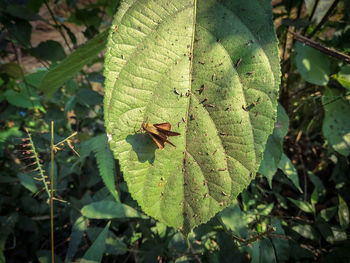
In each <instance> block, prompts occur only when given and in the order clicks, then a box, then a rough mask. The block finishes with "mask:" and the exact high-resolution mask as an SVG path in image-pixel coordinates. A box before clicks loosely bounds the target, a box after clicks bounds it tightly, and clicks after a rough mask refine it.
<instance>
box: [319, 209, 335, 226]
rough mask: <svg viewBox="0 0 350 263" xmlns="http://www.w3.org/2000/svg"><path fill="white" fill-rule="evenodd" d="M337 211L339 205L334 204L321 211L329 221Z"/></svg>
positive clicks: (322, 215) (321, 214) (323, 216)
mask: <svg viewBox="0 0 350 263" xmlns="http://www.w3.org/2000/svg"><path fill="white" fill-rule="evenodd" d="M336 213H337V207H336V206H332V207H328V208H326V209H323V210H321V211H320V216H321V217H322V218H323V219H324V220H325V221H326V222H329V221H330V220H331V219H332V218H333V216H334V215H335V214H336Z"/></svg>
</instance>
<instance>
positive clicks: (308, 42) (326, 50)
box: [289, 31, 350, 64]
mask: <svg viewBox="0 0 350 263" xmlns="http://www.w3.org/2000/svg"><path fill="white" fill-rule="evenodd" d="M289 32H290V33H291V34H293V36H294V39H295V40H297V41H299V42H301V43H303V44H305V45H307V46H309V47H312V48H314V49H317V50H318V51H320V52H323V53H325V54H327V55H328V56H331V57H334V58H337V59H339V60H341V61H343V62H344V63H346V64H349V63H350V56H349V55H347V54H344V53H342V52H340V51H337V50H334V49H331V48H329V47H326V46H324V45H322V44H320V43H317V42H316V41H313V40H311V39H308V38H306V37H304V36H301V35H299V34H297V33H294V32H292V31H289Z"/></svg>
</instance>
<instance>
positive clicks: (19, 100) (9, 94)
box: [4, 83, 45, 112]
mask: <svg viewBox="0 0 350 263" xmlns="http://www.w3.org/2000/svg"><path fill="white" fill-rule="evenodd" d="M19 88H20V90H19V92H16V91H14V90H6V91H5V93H4V95H5V97H6V99H7V101H8V102H9V103H11V104H12V105H14V106H16V107H19V108H27V109H33V108H36V109H40V110H41V111H42V112H45V109H44V107H43V106H42V105H41V103H40V97H39V96H38V94H37V93H36V92H35V90H34V89H33V88H30V87H25V86H24V83H21V84H20V85H19Z"/></svg>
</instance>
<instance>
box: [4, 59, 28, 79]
mask: <svg viewBox="0 0 350 263" xmlns="http://www.w3.org/2000/svg"><path fill="white" fill-rule="evenodd" d="M0 72H3V73H6V74H8V75H10V76H11V77H13V78H23V76H24V73H23V70H22V68H21V67H20V66H19V65H18V64H17V63H14V62H10V63H6V64H2V65H0Z"/></svg>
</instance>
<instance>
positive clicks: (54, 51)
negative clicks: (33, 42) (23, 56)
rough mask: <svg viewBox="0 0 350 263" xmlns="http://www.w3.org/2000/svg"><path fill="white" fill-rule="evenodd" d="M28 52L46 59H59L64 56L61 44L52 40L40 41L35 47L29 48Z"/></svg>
mask: <svg viewBox="0 0 350 263" xmlns="http://www.w3.org/2000/svg"><path fill="white" fill-rule="evenodd" d="M30 53H31V54H32V55H33V56H34V57H36V58H38V59H41V60H48V61H61V60H62V59H64V58H65V57H66V53H65V52H64V49H63V47H62V46H61V44H60V43H59V42H57V41H54V40H47V41H45V42H40V44H39V45H38V46H37V47H35V48H32V49H30Z"/></svg>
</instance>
